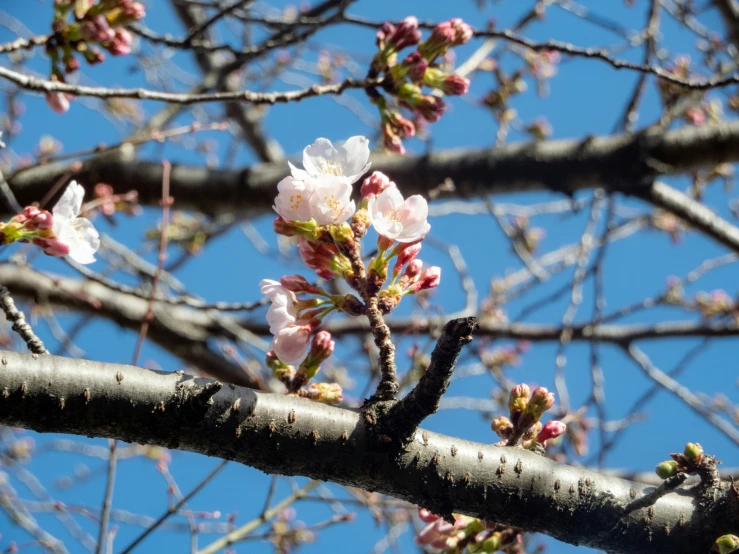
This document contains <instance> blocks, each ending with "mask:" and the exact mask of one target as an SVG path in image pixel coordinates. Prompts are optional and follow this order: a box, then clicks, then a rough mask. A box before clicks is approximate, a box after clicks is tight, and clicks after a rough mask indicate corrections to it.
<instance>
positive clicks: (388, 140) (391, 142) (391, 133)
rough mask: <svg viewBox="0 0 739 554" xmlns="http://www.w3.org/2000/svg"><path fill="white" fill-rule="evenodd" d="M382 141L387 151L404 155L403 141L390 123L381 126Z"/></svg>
mask: <svg viewBox="0 0 739 554" xmlns="http://www.w3.org/2000/svg"><path fill="white" fill-rule="evenodd" d="M382 142H383V144H384V145H385V148H387V149H388V151H389V152H394V153H395V154H400V155H401V156H404V155H405V146H403V141H402V140H401V139H400V136H398V133H397V132H396V131H395V129H393V126H392V125H391V124H390V123H386V124H385V125H383V126H382Z"/></svg>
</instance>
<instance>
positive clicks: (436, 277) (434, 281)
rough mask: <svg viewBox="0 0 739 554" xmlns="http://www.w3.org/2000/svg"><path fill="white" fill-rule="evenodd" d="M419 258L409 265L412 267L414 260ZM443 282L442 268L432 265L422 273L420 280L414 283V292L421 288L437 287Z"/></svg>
mask: <svg viewBox="0 0 739 554" xmlns="http://www.w3.org/2000/svg"><path fill="white" fill-rule="evenodd" d="M416 261H417V260H413V262H411V263H410V264H408V266H409V267H410V266H411V265H413V263H414V262H416ZM440 282H441V268H440V267H438V266H431V267H429V268H427V269H426V270H424V272H423V273H422V274H421V277H420V278H419V279H418V282H417V283H416V284H415V285H413V289H414V291H413V292H418V291H421V290H426V289H433V288H435V287H438V286H439V283H440Z"/></svg>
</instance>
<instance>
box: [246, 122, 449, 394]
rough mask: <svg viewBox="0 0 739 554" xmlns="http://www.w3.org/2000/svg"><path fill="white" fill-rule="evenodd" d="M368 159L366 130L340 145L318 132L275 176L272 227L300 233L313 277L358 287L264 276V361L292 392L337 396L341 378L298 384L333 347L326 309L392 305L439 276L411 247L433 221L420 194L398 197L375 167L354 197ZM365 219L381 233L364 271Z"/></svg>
mask: <svg viewBox="0 0 739 554" xmlns="http://www.w3.org/2000/svg"><path fill="white" fill-rule="evenodd" d="M368 159H369V141H368V140H367V139H366V138H365V137H359V136H357V137H352V138H350V139H348V140H347V141H346V142H343V143H340V144H337V145H336V146H334V145H333V144H332V143H331V142H330V141H329V140H327V139H323V138H319V139H317V140H316V141H315V142H314V143H313V144H312V145H310V146H308V147H306V148H305V150H304V151H303V169H299V168H297V167H295V166H293V165H292V164H290V169H291V176H289V177H286V178H284V179H283V180H282V181H280V182H279V183H278V185H277V191H278V194H277V197H276V198H275V203H274V210H275V211H276V212H277V214H278V215H277V218H276V219H275V221H274V225H273V228H274V230H275V232H276V233H278V234H280V235H284V236H289V237H297V238H298V250H299V253H300V257H301V259H302V260H303V262H304V263H305V265H306V266H307V267H308V268H310V269H312V270H313V271H315V272H316V274H317V275H318V276H319V277H321V278H322V279H325V280H331V279H343V280H345V281H346V282H347V283H348V284H349V286H350V287H352V288H353V289H354V290H355V291H357V292H358V293H359V294H360V296H362V298H361V299H360V298H359V297H357V296H356V295H354V294H329V293H328V292H327V291H326V290H325V289H324V288H322V287H321V286H318V285H314V284H311V283H310V282H309V281H308V280H307V279H305V278H304V277H302V276H300V275H289V276H285V277H282V278H281V279H280V281H279V282H277V281H272V280H269V279H265V280H263V281H262V282H261V283H260V285H261V288H262V294H264V295H265V296H266V297H267V298H268V299H269V300H270V301H271V306H270V308H269V310H268V311H267V321H268V323H269V325H270V332H271V333H272V335H273V336H274V339H273V342H272V349H271V352H270V354H269V356H268V360H267V364H268V366H269V367H270V368H272V370H273V373H274V375H275V376H276V377H277V378H278V379H280V380H281V381H282V382H283V383H285V385H286V386H287V387H288V391H289V392H291V393H295V394H298V395H301V396H305V397H308V398H314V399H318V400H322V401H337V399H339V400H340V398H341V389H340V388H338V389H336V388H335V387H334V388H332V387H330V386H320V385H316V386H313V385H310V386H308V388H304V387H306V386H307V385H308V382H309V380H310V379H311V378H313V377H314V376H315V374H316V373H317V371H318V369H319V367H320V364H321V363H322V362H323V361H324V360H326V359H327V358H328V357H329V356H330V355H331V353H332V352H333V348H334V343H333V341H332V340H331V336H330V335H329V334H328V333H327V332H325V331H318V327H319V326H320V325H321V323H322V321H323V319H324V318H325V317H326V316H327V315H329V314H330V313H332V312H335V311H337V312H342V313H345V314H347V315H349V316H361V315H365V314H366V313H367V311H366V310H367V307H366V302H368V301H369V299H370V298H372V299H373V300H374V299H376V300H377V309H379V310H380V311H381V312H382V313H389V312H391V311H392V310H393V309H394V308H395V307H396V306H397V305H398V303H399V302H400V301H401V299H402V298H403V297H404V296H406V295H409V294H415V293H418V292H420V291H423V290H428V289H431V288H434V287H436V286H437V285H438V284H439V281H440V278H441V270H440V269H439V268H438V267H427V268H425V269H424V267H423V262H421V260H419V259H418V257H417V256H418V254H419V252H420V250H421V241H422V240H423V238H424V237H425V236H426V234H427V233H428V232H429V229H430V228H431V226H430V225H429V223H428V221H427V217H428V205H427V203H426V200H424V199H423V198H422V197H421V196H411V197H410V198H407V199H404V198H403V196H402V194H401V193H400V192H399V191H398V188H397V186H396V185H395V183H393V182H392V181H390V179H389V178H388V177H387V176H385V175H383V174H382V173H379V172H375V173H373V174H372V175H370V176H369V177H367V178H366V179H364V181H363V183H362V185H361V189H360V191H361V197H362V200H361V202H360V204H359V206H358V207H357V205H356V203H355V202H354V200H352V191H353V184H354V183H355V182H357V181H358V180H359V179H360V178H361V177H362V176H363V175H364V173H366V172H367V170H368V169H369V166H370V164H369V162H368ZM370 227H373V228H374V229H375V231H376V232H377V234H378V240H377V246H378V252H377V256H376V257H375V258H373V259H372V260H371V261H370V262H369V264H368V266H367V268H366V272H365V271H364V269H365V268H364V267H363V263H362V261H361V258H360V251H361V239H362V238H363V237H364V236H365V235H366V234H367V232H368V230H369V228H370ZM393 260H394V264H393V269H392V273H391V271H390V263H391V262H392V261H393ZM357 264H360V265H362V267H361V268H359V267H358V266H357ZM363 273H366V276H362V274H363ZM388 279H389V282H387V281H388ZM386 282H387V286H386V287H385V288H383V287H384V285H385V284H386ZM311 337H313V338H312V339H311ZM296 367H297V369H295V368H296Z"/></svg>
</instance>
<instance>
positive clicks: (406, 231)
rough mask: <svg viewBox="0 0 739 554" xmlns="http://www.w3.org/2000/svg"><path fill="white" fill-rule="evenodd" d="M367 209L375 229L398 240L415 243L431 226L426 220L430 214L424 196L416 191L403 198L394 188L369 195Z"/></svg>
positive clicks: (384, 235)
mask: <svg viewBox="0 0 739 554" xmlns="http://www.w3.org/2000/svg"><path fill="white" fill-rule="evenodd" d="M367 211H368V212H369V217H370V221H371V222H372V226H373V227H374V228H375V231H377V233H378V234H380V235H382V236H383V237H387V238H389V239H392V240H397V241H398V242H416V241H418V240H421V239H422V238H423V237H425V236H426V234H427V233H428V232H429V230H430V229H431V225H429V223H428V221H426V219H427V218H428V213H429V207H428V204H427V203H426V199H425V198H423V197H422V196H419V195H417V194H416V195H414V196H411V197H410V198H407V199H405V200H403V195H402V194H401V193H400V191H399V190H398V189H397V188H395V187H390V188H387V189H385V190H384V191H382V192H381V193H380V194H378V195H377V196H372V197H370V199H369V202H368V204H367Z"/></svg>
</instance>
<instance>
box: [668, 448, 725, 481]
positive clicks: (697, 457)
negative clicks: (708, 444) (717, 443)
mask: <svg viewBox="0 0 739 554" xmlns="http://www.w3.org/2000/svg"><path fill="white" fill-rule="evenodd" d="M670 457H671V458H672V459H671V460H666V461H664V462H661V463H659V464H657V467H656V468H655V473H657V476H658V477H659V478H660V479H669V478H670V477H674V476H675V475H678V474H680V473H685V474H688V475H691V474H694V473H699V472H700V471H701V470H702V469H703V468H704V467H706V466H707V465H715V464H716V459H715V458H714V457H713V456H709V455H707V454H705V453H704V452H703V447H702V446H701V445H700V444H698V443H697V442H689V443H688V444H686V445H685V449H684V450H683V451H682V453H676V454H674V453H673V454H670Z"/></svg>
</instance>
